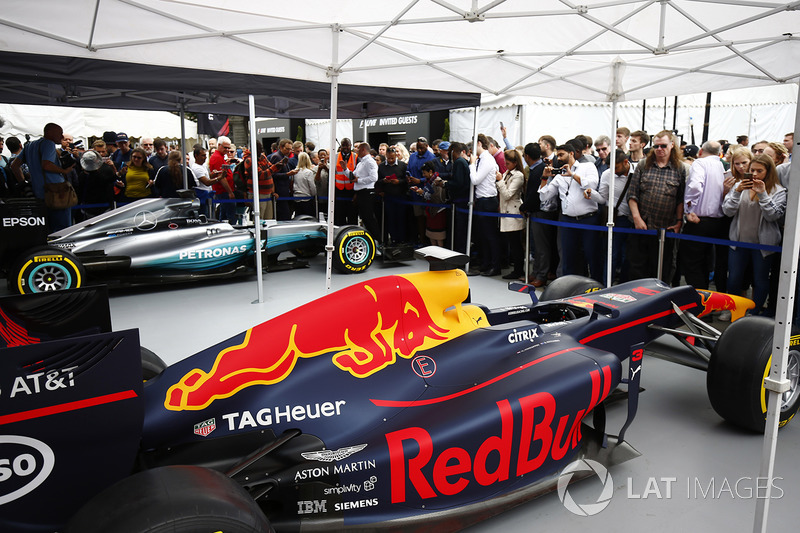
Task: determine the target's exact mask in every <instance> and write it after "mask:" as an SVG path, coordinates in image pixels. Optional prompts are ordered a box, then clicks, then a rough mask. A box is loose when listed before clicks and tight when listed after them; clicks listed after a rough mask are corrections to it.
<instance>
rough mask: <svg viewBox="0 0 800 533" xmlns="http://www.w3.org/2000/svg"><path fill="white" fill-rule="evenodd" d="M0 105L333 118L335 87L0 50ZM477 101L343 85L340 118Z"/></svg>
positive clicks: (475, 96)
mask: <svg viewBox="0 0 800 533" xmlns="http://www.w3.org/2000/svg"><path fill="white" fill-rule="evenodd" d="M0 64H2V65H3V75H2V79H0V102H4V103H11V104H33V105H61V106H78V107H100V108H119V109H141V110H164V111H174V110H176V109H178V108H179V105H180V101H181V99H183V100H184V101H185V106H186V107H185V109H186V110H187V111H192V112H198V113H210V112H213V113H225V114H229V115H247V114H248V102H247V95H248V94H253V95H255V97H256V113H257V114H258V115H259V116H274V117H287V118H325V117H329V116H330V85H329V84H327V83H321V82H315V81H307V80H296V79H291V78H282V77H277V76H259V75H252V74H245V73H239V72H221V71H211V70H202V69H193V68H178V67H166V66H159V65H147V64H141V63H126V62H120V61H106V60H98V59H87V58H76V57H67V56H56V55H41V54H26V53H14V52H8V51H0ZM478 104H480V94H478V93H464V92H447V91H431V90H423V89H405V88H387V87H367V86H358V85H346V84H339V116H340V117H341V118H361V117H365V116H380V115H387V114H395V113H396V114H400V113H410V112H414V113H418V112H425V111H437V110H445V109H452V108H455V107H466V106H476V105H478Z"/></svg>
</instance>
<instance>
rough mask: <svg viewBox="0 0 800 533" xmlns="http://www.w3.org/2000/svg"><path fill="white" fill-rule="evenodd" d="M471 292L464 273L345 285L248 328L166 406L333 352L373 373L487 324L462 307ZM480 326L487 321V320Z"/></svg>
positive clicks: (342, 362)
mask: <svg viewBox="0 0 800 533" xmlns="http://www.w3.org/2000/svg"><path fill="white" fill-rule="evenodd" d="M468 294H469V284H468V282H467V279H466V275H465V274H464V273H463V272H461V271H457V270H456V271H442V272H424V273H420V274H410V275H406V276H388V277H384V278H377V279H374V280H370V281H366V282H363V283H359V284H357V285H353V286H352V287H348V288H346V289H343V290H341V291H338V292H336V293H334V294H331V295H329V296H326V297H323V298H320V299H319V300H317V301H315V302H311V303H309V304H306V305H304V306H302V307H300V308H298V309H296V310H294V311H291V312H289V313H285V314H283V315H281V316H279V317H277V318H274V319H272V320H269V321H267V322H264V323H263V324H260V325H258V326H256V327H254V328H251V329H249V330H247V332H246V333H245V338H244V341H243V342H242V343H241V344H239V345H236V346H231V347H228V348H225V349H224V350H222V351H220V353H219V354H218V355H217V358H216V360H215V361H214V365H213V367H212V368H211V370H210V371H209V372H205V371H203V370H201V369H199V368H196V369H193V370H191V371H190V372H188V373H187V374H186V375H184V376H183V377H182V378H181V379H180V380H179V381H178V383H176V384H175V385H173V386H172V387H170V388H169V390H168V391H167V396H166V398H165V400H164V406H165V407H166V408H167V409H170V410H173V411H182V410H199V409H204V408H205V407H208V406H209V405H210V404H211V403H212V402H213V401H214V400H216V399H221V398H228V397H230V396H233V395H234V394H236V393H237V392H238V391H240V390H242V389H244V388H245V387H250V386H252V385H272V384H275V383H278V382H280V381H283V380H284V379H286V377H287V376H288V375H289V374H291V372H292V370H293V369H294V366H295V364H296V363H297V361H298V360H299V359H300V358H301V357H302V358H310V357H317V356H320V355H325V354H331V353H332V354H333V355H332V358H331V360H332V362H333V364H334V365H335V366H336V367H338V368H339V369H340V370H343V371H346V372H349V373H350V374H351V375H352V376H354V377H357V378H366V377H368V376H371V375H372V374H374V373H375V372H378V371H380V370H381V369H383V368H386V367H387V366H388V365H391V364H394V363H395V362H396V361H397V356H400V357H403V358H406V359H408V358H411V357H413V356H414V354H416V353H417V352H418V351H419V350H426V349H430V348H433V347H434V346H438V345H440V344H442V343H444V342H446V341H448V340H451V339H454V338H456V337H458V336H460V335H463V334H464V333H467V332H468V331H472V330H474V329H476V328H478V327H480V326H485V325H487V322H486V317H485V315H484V314H483V312H482V311H481V310H480V309H479V308H477V307H473V306H467V307H462V306H461V302H463V301H464V300H465V299H466V298H467V295H468ZM479 324H480V326H479Z"/></svg>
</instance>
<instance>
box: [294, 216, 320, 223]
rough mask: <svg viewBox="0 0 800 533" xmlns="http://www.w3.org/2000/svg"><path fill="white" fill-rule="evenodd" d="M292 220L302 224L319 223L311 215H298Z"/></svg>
mask: <svg viewBox="0 0 800 533" xmlns="http://www.w3.org/2000/svg"><path fill="white" fill-rule="evenodd" d="M292 220H295V221H300V222H318V219H316V218H314V217H312V216H311V215H297V216H295V217H294V218H293V219H292Z"/></svg>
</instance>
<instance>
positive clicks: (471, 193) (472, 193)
mask: <svg viewBox="0 0 800 533" xmlns="http://www.w3.org/2000/svg"><path fill="white" fill-rule="evenodd" d="M479 109H480V106H475V121H474V123H473V126H472V153H473V154H475V156H476V157H477V155H478V110H479ZM474 203H475V186H474V185H473V184H472V181H470V184H469V218H467V257H472V256H471V255H470V248H471V246H470V245H471V244H472V207H473V204H474ZM481 253H486V251H485V250H483V251H482V252H481ZM464 268H466V269H467V270H469V269H470V264H469V263H467V265H466V267H464Z"/></svg>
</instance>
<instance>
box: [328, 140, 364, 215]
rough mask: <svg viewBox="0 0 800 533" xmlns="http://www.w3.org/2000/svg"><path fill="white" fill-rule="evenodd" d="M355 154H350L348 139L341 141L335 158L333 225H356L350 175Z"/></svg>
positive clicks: (354, 164) (353, 165)
mask: <svg viewBox="0 0 800 533" xmlns="http://www.w3.org/2000/svg"><path fill="white" fill-rule="evenodd" d="M357 159H358V158H357V157H356V154H354V153H353V152H352V149H351V144H350V139H348V138H346V137H345V138H344V139H342V142H341V145H340V150H339V153H338V154H337V156H336V174H335V179H336V192H335V194H336V204H335V213H336V214H335V215H334V218H333V222H334V224H336V225H337V226H344V225H346V224H358V213H357V212H356V209H355V204H353V196H354V194H355V191H354V190H353V181H351V179H350V173H351V172H353V170H355V168H356V162H357Z"/></svg>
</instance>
